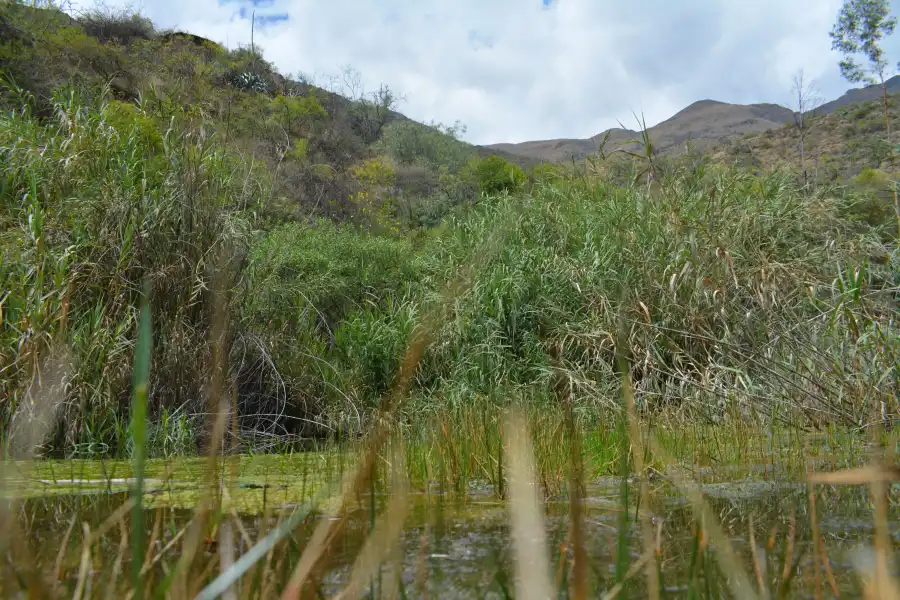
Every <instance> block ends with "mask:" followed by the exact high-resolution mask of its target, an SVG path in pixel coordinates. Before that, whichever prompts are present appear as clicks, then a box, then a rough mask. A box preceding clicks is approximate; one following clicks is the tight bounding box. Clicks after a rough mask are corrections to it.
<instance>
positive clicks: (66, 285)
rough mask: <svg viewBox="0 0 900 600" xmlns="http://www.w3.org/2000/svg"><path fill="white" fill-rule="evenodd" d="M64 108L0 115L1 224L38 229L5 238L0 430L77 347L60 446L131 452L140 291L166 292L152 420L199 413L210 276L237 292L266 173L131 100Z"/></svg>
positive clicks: (157, 335) (58, 432) (1, 243)
mask: <svg viewBox="0 0 900 600" xmlns="http://www.w3.org/2000/svg"><path fill="white" fill-rule="evenodd" d="M54 113H55V114H56V115H57V120H56V121H52V122H41V121H38V120H36V119H35V118H33V117H30V116H29V115H28V114H27V112H26V113H25V114H23V113H5V114H3V115H2V116H0V167H2V172H3V175H2V180H0V181H2V184H0V222H2V223H28V224H29V225H28V226H27V228H25V229H24V230H23V229H20V228H18V227H14V228H8V227H7V228H4V229H3V231H2V234H0V256H2V259H0V288H2V289H3V290H5V295H4V298H3V313H2V320H0V365H2V369H0V371H2V377H0V396H2V397H3V398H5V399H9V401H8V402H4V403H2V404H0V421H2V422H3V423H7V422H8V419H9V418H10V415H11V414H12V413H13V411H15V410H16V407H17V406H21V403H23V402H27V401H28V400H27V395H26V393H25V389H26V388H27V385H28V382H29V381H30V379H31V378H32V377H33V376H34V373H35V369H36V367H37V365H38V364H39V363H40V361H41V359H43V358H44V357H46V356H48V355H49V354H50V352H51V351H53V350H54V349H58V348H59V347H60V346H64V347H66V348H67V349H68V350H69V353H70V356H71V362H72V365H73V368H74V372H73V373H72V377H71V380H70V381H69V382H68V385H67V396H66V399H65V403H64V406H63V408H62V410H61V412H60V419H59V421H58V423H57V427H56V428H55V431H54V435H53V436H52V441H51V444H50V448H49V449H50V451H53V452H56V453H62V452H66V453H71V452H73V451H75V449H78V448H95V447H102V448H106V449H108V451H109V452H111V453H124V452H127V448H128V433H127V427H125V426H124V423H127V418H126V417H127V415H126V413H125V412H124V411H123V407H125V406H128V404H129V398H130V393H131V382H130V377H129V375H128V374H129V373H130V365H131V361H132V356H131V354H132V348H133V340H134V336H135V335H136V331H135V324H136V316H137V311H136V306H137V304H138V296H139V294H140V290H141V289H142V285H143V283H144V282H145V281H147V282H149V283H150V285H151V289H152V294H153V296H152V307H153V333H154V344H153V347H154V356H153V365H154V367H153V370H152V377H151V381H150V401H151V404H150V414H151V416H152V417H154V418H156V417H157V416H159V415H160V414H162V411H164V410H166V409H168V410H170V411H172V410H176V409H183V408H185V407H187V408H189V409H190V411H191V412H196V411H197V410H199V403H201V402H202V401H203V400H202V399H203V387H204V381H205V379H206V373H207V367H208V352H209V350H208V341H209V334H210V327H211V323H212V320H213V311H214V310H215V309H214V305H213V303H212V302H211V298H212V297H213V294H214V293H218V292H219V291H220V290H219V288H218V286H217V285H216V284H214V282H213V278H212V275H213V273H217V274H219V275H220V276H221V277H220V279H219V282H218V283H219V284H221V286H224V288H225V289H227V288H228V287H230V286H232V285H236V284H235V282H234V279H235V278H238V277H239V273H237V270H238V263H239V260H240V255H241V251H242V246H243V241H244V239H245V236H246V231H247V229H248V225H249V224H248V219H247V216H246V215H245V213H243V212H242V207H244V206H247V205H252V204H253V203H252V202H248V200H249V199H248V198H247V197H246V196H245V193H246V191H248V190H252V189H253V186H252V181H253V180H252V179H250V178H248V177H247V173H246V171H244V166H243V165H242V163H241V162H239V161H237V160H235V159H233V158H232V157H230V156H229V155H227V154H223V153H222V152H221V150H220V148H221V145H220V144H218V143H217V140H216V139H215V138H209V137H206V136H202V135H199V134H195V133H192V132H186V131H182V130H181V129H180V128H177V127H170V128H168V129H167V130H166V131H165V133H160V131H159V130H158V129H156V128H155V125H154V122H153V120H152V119H150V118H149V117H148V116H147V115H146V114H145V113H143V112H142V111H140V110H138V109H137V108H135V107H134V106H132V105H128V104H124V103H119V102H112V103H110V104H108V105H102V106H100V107H95V108H91V107H90V106H89V105H85V104H83V103H82V102H81V100H80V99H79V98H78V96H77V95H74V94H68V95H65V96H62V97H61V98H60V99H59V100H58V101H57V104H56V106H55V109H54ZM172 124H173V125H177V122H176V123H172ZM34 148H41V152H39V153H38V152H35V151H34ZM229 278H231V280H229ZM211 290H212V291H211ZM224 310H225V311H227V310H228V305H227V304H226V305H225V308H224ZM225 316H226V318H227V315H225Z"/></svg>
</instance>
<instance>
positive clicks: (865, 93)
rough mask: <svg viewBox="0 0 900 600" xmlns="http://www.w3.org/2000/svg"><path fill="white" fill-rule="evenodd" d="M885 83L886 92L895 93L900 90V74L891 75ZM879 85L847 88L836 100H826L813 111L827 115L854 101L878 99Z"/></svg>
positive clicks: (879, 96) (879, 93)
mask: <svg viewBox="0 0 900 600" xmlns="http://www.w3.org/2000/svg"><path fill="white" fill-rule="evenodd" d="M885 85H886V87H887V90H888V94H896V93H897V92H900V75H896V76H894V77H891V78H890V79H888V80H887V81H886V82H885ZM881 94H882V91H881V86H880V85H870V86H866V87H864V88H854V89H852V90H847V92H845V93H844V95H843V96H841V97H840V98H838V99H837V100H832V101H831V102H826V103H825V104H823V105H821V106H819V107H818V108H817V109H816V110H815V112H816V113H818V114H823V115H828V114H831V113H833V112H834V111H836V110H837V109H839V108H841V107H844V106H847V105H848V104H853V103H854V102H867V101H869V100H879V99H880V98H881Z"/></svg>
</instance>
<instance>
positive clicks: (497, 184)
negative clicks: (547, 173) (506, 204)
mask: <svg viewBox="0 0 900 600" xmlns="http://www.w3.org/2000/svg"><path fill="white" fill-rule="evenodd" d="M468 169H469V171H470V172H471V174H472V177H473V179H474V181H475V182H476V183H477V185H478V190H479V192H481V193H482V194H487V195H489V196H493V195H496V194H501V193H503V192H514V191H516V190H518V189H519V188H520V187H522V185H523V184H524V183H525V181H526V179H527V176H526V175H525V172H524V171H523V170H522V169H521V168H519V166H518V165H515V164H513V163H511V162H509V161H508V160H506V159H505V158H503V157H502V156H497V155H496V154H491V155H490V156H488V157H486V158H475V159H472V160H471V161H469V164H468Z"/></svg>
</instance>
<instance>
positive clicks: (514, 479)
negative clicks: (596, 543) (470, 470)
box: [504, 413, 554, 600]
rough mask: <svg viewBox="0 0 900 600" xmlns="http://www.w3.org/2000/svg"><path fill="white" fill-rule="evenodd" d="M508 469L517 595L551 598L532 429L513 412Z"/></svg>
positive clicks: (508, 434) (527, 598) (508, 425)
mask: <svg viewBox="0 0 900 600" xmlns="http://www.w3.org/2000/svg"><path fill="white" fill-rule="evenodd" d="M504 431H505V432H506V436H505V440H506V464H507V465H508V473H509V490H508V494H509V500H508V501H507V505H508V506H509V519H510V531H511V535H512V542H513V552H514V555H515V569H516V598H521V599H523V600H545V599H547V598H552V597H553V596H554V593H553V584H552V579H551V578H550V570H549V560H550V554H549V553H548V551H547V540H546V534H545V530H544V523H543V518H542V516H541V514H542V511H541V506H540V500H539V499H538V497H537V485H536V478H535V470H534V453H533V451H532V448H531V442H530V433H529V432H528V427H527V425H526V424H525V422H524V420H523V419H522V418H521V417H520V416H518V415H517V414H516V413H512V414H510V416H509V419H508V421H507V423H506V426H505V427H504Z"/></svg>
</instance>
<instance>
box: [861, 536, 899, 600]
mask: <svg viewBox="0 0 900 600" xmlns="http://www.w3.org/2000/svg"><path fill="white" fill-rule="evenodd" d="M879 560H880V558H879V557H878V556H877V554H876V552H875V551H873V550H872V549H871V548H859V549H858V550H857V551H856V552H855V553H854V555H853V566H854V568H855V569H856V573H857V575H859V578H860V580H861V583H862V588H863V596H864V597H865V598H866V600H900V585H898V584H897V581H896V580H895V579H894V578H892V577H885V578H882V577H881V576H880V575H879V567H878V562H879Z"/></svg>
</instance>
